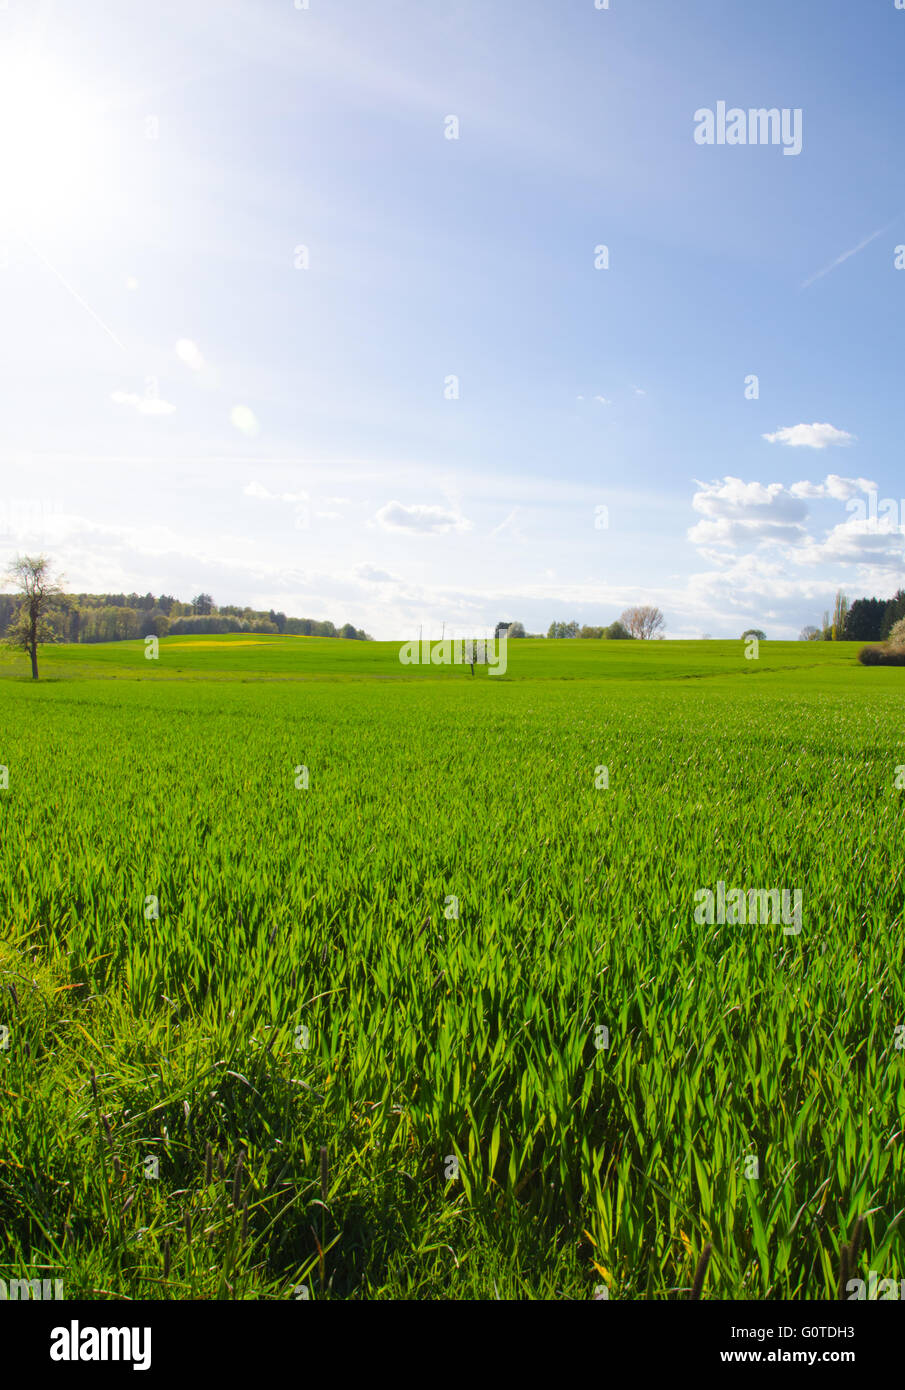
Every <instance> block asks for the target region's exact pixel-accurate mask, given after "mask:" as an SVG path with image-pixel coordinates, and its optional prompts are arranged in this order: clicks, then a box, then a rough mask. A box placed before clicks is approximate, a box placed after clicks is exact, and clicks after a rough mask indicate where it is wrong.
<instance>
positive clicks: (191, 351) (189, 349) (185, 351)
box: [176, 338, 204, 372]
mask: <svg viewBox="0 0 905 1390" xmlns="http://www.w3.org/2000/svg"><path fill="white" fill-rule="evenodd" d="M176 356H177V357H178V358H179V360H180V362H184V363H185V365H186V366H187V367H190V368H191V370H192V371H193V372H200V371H201V369H202V367H203V366H204V358H203V356H202V354H201V349H200V348H199V346H198V344H197V343H193V342H192V340H191V338H180V339H179V341H178V343H177V344H176Z"/></svg>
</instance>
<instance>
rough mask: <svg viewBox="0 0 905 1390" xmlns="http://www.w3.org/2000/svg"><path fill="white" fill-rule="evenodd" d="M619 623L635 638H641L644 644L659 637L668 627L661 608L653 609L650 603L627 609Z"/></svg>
mask: <svg viewBox="0 0 905 1390" xmlns="http://www.w3.org/2000/svg"><path fill="white" fill-rule="evenodd" d="M619 621H620V622H621V623H622V624H623V625H624V626H625V627H627V628H628V630H629V632H630V633H631V634H632V636H633V637H638V638H640V640H641V641H642V642H647V641H649V640H650V638H651V637H656V636H658V635H659V634H660V633H662V631H663V629H664V628H665V627H666V619H665V618H664V617H663V614H662V613H661V612H660V610H659V608H652V607H651V605H650V604H649V603H642V604H639V605H638V606H636V607H635V608H626V610H625V612H624V613H623V615H622V617H621V618H620V619H619Z"/></svg>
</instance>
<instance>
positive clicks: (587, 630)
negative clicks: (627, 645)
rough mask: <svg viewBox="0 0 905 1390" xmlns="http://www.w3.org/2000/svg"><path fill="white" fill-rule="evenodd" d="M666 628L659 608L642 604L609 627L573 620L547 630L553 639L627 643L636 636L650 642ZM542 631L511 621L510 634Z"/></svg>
mask: <svg viewBox="0 0 905 1390" xmlns="http://www.w3.org/2000/svg"><path fill="white" fill-rule="evenodd" d="M665 627H666V620H665V618H664V617H663V614H662V613H661V612H660V610H659V608H652V607H651V606H650V605H649V604H641V605H638V606H636V607H634V608H626V610H625V612H624V613H623V614H622V617H621V618H617V619H616V621H615V622H613V623H610V624H609V626H606V627H594V626H592V625H588V624H585V626H584V627H580V626H579V625H578V623H577V622H574V621H573V622H571V623H561V622H556V623H551V624H550V626H549V628H548V629H547V636H548V637H552V638H563V637H567V638H569V637H579V638H580V637H585V638H591V639H593V640H596V641H609V642H625V641H631V640H632V639H633V638H634V639H637V640H638V641H641V642H644V641H648V640H649V639H650V638H652V637H662V635H663V631H664V629H665ZM543 635H544V634H543V633H542V632H526V631H525V629H524V627H523V625H522V624H521V623H510V625H509V636H510V637H543Z"/></svg>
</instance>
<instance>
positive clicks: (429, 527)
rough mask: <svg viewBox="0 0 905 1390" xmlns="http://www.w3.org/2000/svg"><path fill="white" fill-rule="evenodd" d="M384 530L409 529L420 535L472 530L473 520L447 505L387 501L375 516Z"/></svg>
mask: <svg viewBox="0 0 905 1390" xmlns="http://www.w3.org/2000/svg"><path fill="white" fill-rule="evenodd" d="M374 520H375V521H376V523H377V525H378V526H380V527H381V528H382V529H383V530H384V531H409V532H412V533H417V534H420V535H438V534H442V533H443V532H446V531H470V530H471V522H470V521H467V520H466V519H465V517H463V516H461V515H459V513H458V512H451V511H447V509H446V508H445V507H430V506H427V505H425V504H423V503H416V504H415V505H414V506H411V507H406V506H404V505H403V503H402V502H387V503H386V505H385V506H383V507H381V508H380V511H379V512H378V513H377V515H376V516H375V518H374Z"/></svg>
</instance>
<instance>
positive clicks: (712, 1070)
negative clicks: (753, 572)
mask: <svg viewBox="0 0 905 1390" xmlns="http://www.w3.org/2000/svg"><path fill="white" fill-rule="evenodd" d="M0 650H2V649H0ZM398 650H399V648H398V645H397V644H387V643H373V644H365V643H358V642H342V641H338V640H328V639H306V638H286V639H281V638H267V637H263V638H258V639H256V640H255V642H254V644H250V643H249V641H248V639H247V638H245V639H243V638H241V637H238V638H231V637H223V638H206V639H204V643H203V645H202V644H201V642H200V641H199V639H197V638H172V639H165V640H163V641H162V642H161V644H160V654H159V658H158V659H157V660H156V661H149V660H146V659H145V657H144V648H143V644H141V643H118V644H112V645H109V646H96V647H89V646H78V647H55V648H45V649H43V652H42V665H41V680H40V682H38V683H37V684H35V683H33V682H32V681H31V679H30V678H29V677H28V673H27V672H28V668H27V663H26V662H25V661H24V660H23V659H22V658H21V657H14V656H13V655H12V654H11V653H9V652H5V653H4V654H3V655H0V765H2V766H3V767H5V768H6V769H8V786H6V787H5V788H3V789H0V826H2V839H0V905H2V917H0V923H2V926H0V984H2V988H0V1029H3V1030H5V1031H0V1231H2V1234H0V1277H7V1278H8V1277H10V1274H11V1273H13V1272H14V1274H15V1277H22V1271H23V1270H24V1269H27V1270H29V1271H30V1272H31V1273H32V1276H33V1277H45V1278H61V1279H62V1280H63V1282H64V1286H65V1294H66V1297H67V1298H77V1297H87V1298H97V1299H103V1298H110V1297H122V1296H128V1297H131V1298H142V1297H143V1298H178V1299H188V1298H218V1297H220V1298H224V1297H225V1298H275V1299H284V1300H285V1299H293V1298H300V1297H305V1296H308V1297H310V1298H313V1299H316V1298H367V1299H375V1298H415V1299H427V1298H449V1299H456V1298H481V1299H484V1298H490V1299H493V1298H497V1297H499V1298H559V1299H580V1300H587V1299H589V1298H592V1297H594V1292H595V1289H599V1288H600V1286H603V1285H605V1286H606V1287H607V1288H608V1289H609V1296H610V1297H612V1298H623V1299H635V1298H645V1299H662V1298H685V1297H687V1296H688V1290H689V1288H690V1285H691V1283H692V1279H693V1276H694V1271H695V1267H696V1264H697V1262H698V1258H699V1256H700V1254H701V1251H702V1249H703V1247H704V1246H705V1243H706V1242H711V1244H712V1249H713V1255H712V1259H711V1262H710V1265H709V1268H708V1271H707V1279H706V1284H705V1291H704V1296H705V1297H707V1298H742V1299H745V1298H749V1299H769V1298H780V1297H787V1298H796V1299H806V1298H808V1299H823V1298H833V1297H836V1296H837V1282H838V1278H839V1266H840V1248H841V1246H842V1244H843V1242H845V1241H846V1240H847V1239H848V1238H849V1236H850V1235H851V1232H852V1227H853V1225H854V1222H855V1221H856V1219H857V1217H859V1216H863V1217H864V1224H863V1236H862V1250H861V1253H860V1254H859V1256H858V1261H857V1266H858V1268H857V1270H856V1271H855V1272H859V1273H860V1272H861V1271H862V1270H863V1271H866V1270H868V1269H873V1270H876V1271H878V1272H879V1274H880V1277H881V1278H896V1279H901V1278H902V1277H903V1276H905V1242H903V1236H902V1224H903V1210H905V1163H903V1138H902V1133H903V1125H905V985H903V963H905V945H903V943H905V934H903V922H902V909H903V879H902V863H903V856H902V845H903V832H902V825H903V813H905V790H900V789H898V788H897V786H896V782H897V772H896V769H897V767H899V766H900V765H903V764H905V725H903V720H902V711H903V689H905V687H903V680H905V672H903V671H902V670H900V669H870V670H869V669H866V668H864V667H862V666H860V665H859V664H858V663H857V661H856V653H857V647H856V646H854V645H849V644H841V643H840V644H835V643H812V644H811V643H809V644H800V643H766V644H763V645H762V647H761V650H760V658H759V660H757V661H747V660H745V657H744V647H743V645H742V643H741V642H738V643H722V642H706V643H669V642H662V643H660V642H658V643H651V644H644V645H642V644H638V643H629V642H624V643H619V642H612V643H607V642H593V641H586V642H585V641H573V642H556V643H554V642H540V641H538V642H534V641H525V642H510V643H509V663H508V671H507V674H506V675H505V676H501V677H491V676H489V674H488V673H487V671H486V670H480V669H479V670H478V672H477V674H476V676H475V677H471V675H470V673H469V672H468V670H467V669H465V670H463V669H461V668H421V667H403V666H401V665H400V663H399V660H398ZM302 767H304V768H305V769H307V774H304V773H300V772H298V769H300V768H302ZM603 769H606V771H605V773H604V771H603ZM0 776H2V774H0ZM305 781H307V787H306V786H304V785H303V784H304V782H305ZM607 783H608V785H607ZM718 882H724V883H726V884H727V885H729V886H730V887H741V888H743V889H745V890H746V891H747V890H753V889H764V890H768V889H774V888H777V889H788V890H795V889H800V890H801V893H802V921H801V930H800V932H799V933H797V934H795V933H793V932H792V931H788V932H787V931H786V930H785V929H784V927H783V925H781V924H776V923H761V924H757V925H741V924H735V925H732V924H720V923H718V922H716V923H713V924H710V925H708V924H706V923H703V924H699V923H698V922H697V921H696V919H695V906H696V903H695V894H696V892H698V891H699V890H701V889H704V888H710V889H715V887H716V885H717V883H718Z"/></svg>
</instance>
